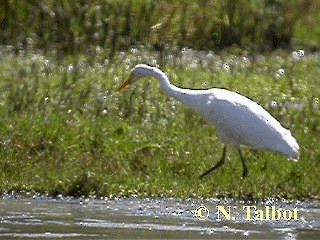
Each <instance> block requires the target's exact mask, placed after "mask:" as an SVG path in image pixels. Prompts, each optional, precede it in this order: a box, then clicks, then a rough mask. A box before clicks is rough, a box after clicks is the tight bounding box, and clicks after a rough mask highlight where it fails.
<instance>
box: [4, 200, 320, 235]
mask: <svg viewBox="0 0 320 240" xmlns="http://www.w3.org/2000/svg"><path fill="white" fill-rule="evenodd" d="M201 205H203V206H205V207H207V208H208V209H209V216H208V218H207V219H206V220H198V219H197V218H196V217H195V215H194V212H193V210H195V209H196V208H197V207H199V206H201ZM246 205H248V206H254V205H255V206H257V209H260V210H261V209H265V207H266V206H270V207H271V206H275V207H276V208H277V209H279V210H281V211H283V210H288V211H289V210H290V211H293V209H294V208H297V210H298V211H297V217H298V218H299V219H298V220H294V219H293V215H292V219H291V220H283V219H282V220H278V221H276V220H246V217H247V214H248V213H247V211H246V210H245V209H243V206H246ZM217 206H223V207H225V209H226V210H228V211H229V209H228V208H227V206H230V216H228V215H223V214H220V215H219V216H220V218H221V220H220V221H219V220H217V217H218V214H217ZM288 211H287V217H288V216H289V214H288ZM205 213H206V212H204V211H202V212H201V215H206V214H205ZM227 213H228V212H227ZM255 216H256V214H255V213H254V211H253V210H252V211H250V218H254V217H255ZM226 217H227V218H228V217H230V220H228V219H227V218H226ZM107 238H116V239H124V238H127V239H128V238H131V239H132V238H133V239H138V238H139V239H143V238H148V239H150V238H154V239H155V238H157V239H159V238H165V239H168V238H181V239H182V238H184V239H186V238H187V239H191V238H193V239H199V238H223V239H320V201H315V200H314V201H305V202H299V201H293V202H288V201H284V200H272V199H269V200H267V201H265V202H259V203H245V202H240V201H233V200H217V199H177V198H156V199H152V198H142V199H140V198H119V199H103V200H93V199H74V198H59V199H52V198H46V197H39V196H37V197H30V198H20V197H12V196H9V197H8V196H6V197H3V198H2V199H0V239H107Z"/></svg>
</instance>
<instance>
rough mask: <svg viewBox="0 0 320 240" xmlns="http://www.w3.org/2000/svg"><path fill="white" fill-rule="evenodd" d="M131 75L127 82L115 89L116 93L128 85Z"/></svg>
mask: <svg viewBox="0 0 320 240" xmlns="http://www.w3.org/2000/svg"><path fill="white" fill-rule="evenodd" d="M131 78H132V77H131V75H130V76H129V78H128V80H127V81H125V82H124V83H122V84H121V85H120V86H119V87H118V88H117V89H116V91H120V90H121V89H122V88H124V87H125V86H127V85H129V84H130V83H131Z"/></svg>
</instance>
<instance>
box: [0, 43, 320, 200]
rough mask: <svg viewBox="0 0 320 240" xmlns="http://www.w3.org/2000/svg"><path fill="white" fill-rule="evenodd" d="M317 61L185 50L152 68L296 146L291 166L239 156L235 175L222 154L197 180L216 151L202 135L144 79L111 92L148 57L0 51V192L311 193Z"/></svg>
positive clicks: (211, 138) (139, 53)
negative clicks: (270, 119) (221, 97)
mask: <svg viewBox="0 0 320 240" xmlns="http://www.w3.org/2000/svg"><path fill="white" fill-rule="evenodd" d="M319 58H320V57H319V54H313V55H311V54H309V53H306V54H305V56H303V57H299V58H298V57H297V58H295V57H293V56H292V54H291V53H289V54H288V53H285V52H275V53H273V54H272V55H268V56H267V55H265V56H262V55H257V56H250V55H248V54H246V53H240V54H239V55H237V56H236V55H231V54H223V53H221V55H215V54H213V53H210V52H196V51H191V50H188V49H185V50H184V51H182V52H180V53H179V55H176V56H174V55H169V56H168V57H167V58H166V59H164V60H165V61H164V62H165V64H163V65H162V66H161V68H162V69H163V70H164V71H165V72H167V73H168V75H169V77H170V79H171V81H172V82H173V83H175V84H176V85H179V86H183V87H189V88H209V87H223V88H228V89H232V90H234V91H237V92H240V93H241V94H243V95H246V96H248V97H250V98H252V99H254V100H255V101H257V102H259V103H261V105H263V106H264V107H265V108H266V109H267V110H268V111H270V112H271V113H272V114H273V115H274V116H275V117H276V118H277V119H278V120H279V121H280V122H281V123H282V124H283V125H284V126H285V127H287V128H289V129H291V131H292V133H293V135H294V136H295V137H296V138H297V140H298V142H299V144H300V146H301V158H300V160H299V161H298V162H289V161H287V160H286V159H285V158H284V157H283V156H280V155H278V154H274V153H269V152H263V151H255V150H252V149H248V148H247V149H245V150H244V153H245V155H246V156H247V158H248V167H249V176H248V178H247V179H245V180H241V179H240V177H241V173H242V168H241V161H240V159H239V157H238V155H237V153H236V151H230V152H229V154H228V158H227V162H226V164H225V165H224V166H223V167H221V168H220V169H219V170H217V171H216V172H214V173H213V174H211V175H209V176H207V177H206V178H204V179H202V180H199V179H198V176H199V174H200V173H202V172H203V171H204V170H206V169H207V168H209V167H211V166H212V165H213V163H215V162H216V161H217V160H218V159H219V157H220V154H221V151H222V144H221V143H219V142H218V141H217V137H216V134H215V130H214V128H213V127H212V126H209V125H207V124H205V123H204V122H203V121H202V120H201V119H200V117H198V116H197V115H195V114H193V113H192V112H191V111H189V110H188V109H186V108H185V107H184V106H183V105H181V104H180V103H178V102H176V101H175V100H173V99H171V98H168V97H166V96H165V95H163V94H162V92H161V91H160V90H159V85H158V83H157V82H156V81H154V80H148V79H146V80H145V81H141V82H139V83H137V84H136V86H133V87H131V88H128V89H126V90H123V92H114V89H115V87H116V86H118V85H119V84H120V82H122V81H123V80H125V78H126V77H127V76H128V73H129V69H130V68H131V67H132V66H133V65H134V64H136V63H141V62H145V63H149V64H153V65H155V64H157V60H158V56H156V55H154V54H153V53H152V52H145V51H144V50H143V49H142V50H139V49H132V50H131V51H130V52H128V53H120V54H118V55H116V57H115V59H114V60H113V61H112V62H109V61H107V60H103V59H97V60H96V61H95V62H94V63H92V62H90V61H87V60H86V58H82V57H77V58H76V57H74V58H72V59H65V60H64V61H63V62H55V60H52V59H46V58H45V57H43V56H42V55H39V54H27V55H21V56H16V55H14V54H13V53H11V52H10V49H9V50H7V52H6V53H5V51H3V54H2V55H1V58H0V88H1V91H0V115H1V121H0V131H1V135H0V148H1V151H0V168H1V172H0V191H1V192H5V191H11V190H14V191H21V190H26V191H37V192H41V193H49V194H52V195H55V194H66V195H74V196H79V195H97V196H109V195H113V196H119V195H131V194H137V195H148V196H152V195H154V196H159V195H167V196H210V197H217V196H218V197H221V196H233V197H244V198H250V197H255V198H258V197H277V196H278V197H287V198H303V197H318V198H319V196H320V186H319V181H320V178H319V163H320V162H319V161H320V146H319V142H318V141H319V132H320V128H319V119H320V111H319V108H320V106H319V97H320V90H319V87H318V86H319V78H318V76H319V74H320V72H319V71H320V70H319V66H318V63H319ZM225 64H228V66H229V67H230V69H228V68H227V67H226V65H225ZM281 69H283V70H281Z"/></svg>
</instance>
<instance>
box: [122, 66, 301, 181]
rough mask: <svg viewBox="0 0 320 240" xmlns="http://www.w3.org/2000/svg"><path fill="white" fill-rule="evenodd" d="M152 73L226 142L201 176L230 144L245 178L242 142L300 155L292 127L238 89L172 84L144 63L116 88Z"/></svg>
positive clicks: (223, 154)
mask: <svg viewBox="0 0 320 240" xmlns="http://www.w3.org/2000/svg"><path fill="white" fill-rule="evenodd" d="M149 76H150V77H154V78H156V79H157V80H158V81H159V83H160V86H161V88H162V90H163V91H164V93H165V94H167V95H169V96H171V97H174V98H175V99H177V100H178V101H180V102H182V103H183V104H185V105H187V106H189V107H190V108H191V109H193V110H194V111H195V112H197V113H198V114H200V115H201V116H202V117H203V118H204V120H205V121H206V122H208V123H209V124H213V125H215V128H216V131H217V134H218V137H219V139H220V140H221V141H222V142H223V143H224V148H223V153H222V157H221V159H220V161H219V162H217V163H216V164H215V165H214V166H213V167H212V168H210V169H209V170H207V171H206V172H204V173H203V174H201V175H200V177H204V176H205V175H207V174H208V173H210V172H211V171H213V170H215V169H216V168H218V167H220V166H221V165H223V164H224V162H225V157H226V150H227V146H228V145H229V146H233V147H235V148H236V149H237V150H238V152H239V155H240V158H241V161H242V166H243V174H242V177H243V178H245V177H246V176H247V174H248V169H247V165H246V159H245V158H244V156H243V154H242V152H241V148H240V147H241V145H247V146H251V147H254V148H257V149H264V150H270V151H273V152H278V153H281V154H283V155H285V156H287V157H288V158H289V159H291V158H298V155H299V145H298V143H297V141H296V139H295V138H294V137H293V136H292V135H291V133H290V131H289V130H288V129H285V128H284V127H282V126H281V124H280V123H279V122H278V121H277V120H276V119H275V118H274V117H272V116H271V114H270V113H268V112H267V111H266V110H265V109H264V108H263V107H261V106H260V105H259V104H257V103H256V102H254V101H252V100H250V99H249V98H246V97H244V96H242V95H240V94H238V93H236V92H232V91H229V90H226V89H220V88H212V89H204V90H192V89H185V88H179V87H177V86H174V85H173V84H171V83H170V82H169V79H168V77H167V76H166V74H165V73H164V72H162V71H161V70H160V69H158V68H156V67H151V66H148V65H145V64H138V65H136V66H135V67H134V68H133V69H132V70H131V73H130V76H129V79H128V80H127V81H125V82H124V83H123V84H122V85H120V86H119V87H118V88H117V91H119V90H121V89H122V88H124V87H125V86H127V85H128V84H131V83H134V82H136V81H137V80H139V79H140V78H143V77H149Z"/></svg>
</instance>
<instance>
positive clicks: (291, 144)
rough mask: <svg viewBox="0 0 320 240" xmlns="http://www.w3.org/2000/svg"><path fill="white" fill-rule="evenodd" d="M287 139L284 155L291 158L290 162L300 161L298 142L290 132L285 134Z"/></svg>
mask: <svg viewBox="0 0 320 240" xmlns="http://www.w3.org/2000/svg"><path fill="white" fill-rule="evenodd" d="M285 139H286V142H287V146H286V149H285V151H284V152H283V153H284V154H285V155H286V156H287V157H288V158H289V160H293V161H298V159H299V145H298V143H297V140H296V139H295V138H294V137H293V136H292V135H291V132H290V131H289V130H288V132H286V134H285Z"/></svg>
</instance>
